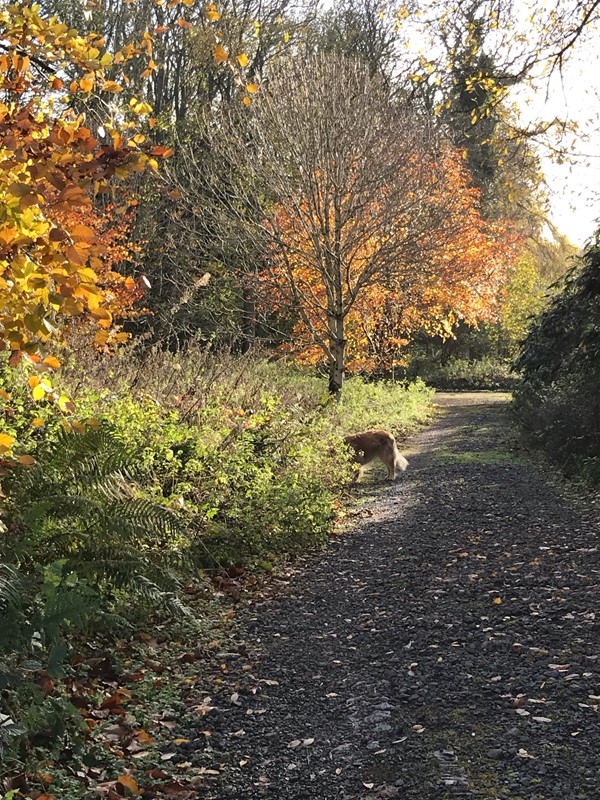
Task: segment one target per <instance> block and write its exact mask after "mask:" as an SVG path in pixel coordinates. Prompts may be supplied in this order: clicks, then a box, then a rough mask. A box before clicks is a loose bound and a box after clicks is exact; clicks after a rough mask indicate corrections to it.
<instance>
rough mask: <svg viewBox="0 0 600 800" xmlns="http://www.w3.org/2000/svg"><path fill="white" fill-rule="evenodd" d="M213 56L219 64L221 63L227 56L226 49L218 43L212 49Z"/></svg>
mask: <svg viewBox="0 0 600 800" xmlns="http://www.w3.org/2000/svg"><path fill="white" fill-rule="evenodd" d="M213 56H214V58H215V61H218V62H219V64H223V63H224V62H225V61H227V59H228V58H229V56H228V54H227V50H225V48H224V47H223V45H222V44H218V45H217V46H216V47H215V49H214V50H213Z"/></svg>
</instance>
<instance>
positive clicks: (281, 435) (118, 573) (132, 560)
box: [0, 350, 431, 772]
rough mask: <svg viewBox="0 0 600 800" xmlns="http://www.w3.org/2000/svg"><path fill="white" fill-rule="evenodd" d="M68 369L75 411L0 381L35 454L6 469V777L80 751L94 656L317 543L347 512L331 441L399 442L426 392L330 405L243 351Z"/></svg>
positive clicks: (2, 600) (343, 466)
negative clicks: (364, 434) (364, 432)
mask: <svg viewBox="0 0 600 800" xmlns="http://www.w3.org/2000/svg"><path fill="white" fill-rule="evenodd" d="M62 360H63V367H62V369H61V373H60V377H59V380H60V385H61V390H62V391H64V392H65V393H66V394H67V395H69V397H71V399H72V400H73V401H74V403H75V407H76V412H75V413H74V414H71V415H63V414H60V413H59V412H58V411H57V410H56V407H55V406H51V405H50V404H47V405H46V404H45V403H44V402H43V401H42V402H41V403H40V402H37V403H36V402H34V401H33V400H32V399H31V393H30V389H29V386H28V383H27V380H28V373H27V369H26V367H24V366H21V367H19V368H18V369H13V370H7V371H5V372H4V373H3V374H2V389H3V390H4V394H5V395H6V397H7V398H8V400H7V401H6V402H7V406H6V409H7V410H6V416H7V429H8V431H9V432H10V433H13V434H14V435H15V436H17V438H18V440H19V442H20V443H21V445H22V447H23V449H24V451H25V452H26V454H27V455H30V456H31V457H32V459H34V460H35V463H34V464H31V465H30V466H29V467H23V466H20V467H11V466H10V464H9V463H8V462H4V463H3V464H2V465H0V466H1V468H2V472H3V474H4V477H3V488H4V491H5V494H6V495H7V501H6V508H5V515H4V517H3V522H2V523H1V524H2V525H3V526H4V540H3V547H2V551H1V553H0V555H1V558H0V621H1V623H2V634H0V657H1V658H0V689H1V690H2V691H3V695H2V697H3V700H2V708H1V709H0V712H1V714H2V717H1V719H0V722H1V725H0V746H1V747H2V748H3V749H4V751H5V753H4V755H5V764H8V765H10V769H11V770H12V771H13V772H14V771H19V770H27V769H28V768H30V766H31V764H32V763H38V762H40V760H41V761H44V763H45V762H48V761H49V762H51V763H55V762H60V761H61V760H64V758H65V753H70V754H71V755H70V757H74V755H73V754H76V753H81V752H83V750H82V748H84V746H85V744H84V743H85V741H86V740H87V739H88V738H89V733H90V731H89V730H86V725H82V717H81V714H80V713H78V711H77V710H76V708H75V706H74V705H73V702H74V700H73V698H74V696H75V695H77V696H80V695H81V694H82V689H81V686H83V685H86V684H85V680H86V679H85V676H84V677H82V675H81V670H82V669H83V667H84V666H85V665H86V664H88V665H89V663H95V661H96V660H97V659H96V656H95V653H96V652H97V649H98V647H101V646H104V647H108V649H109V650H110V649H111V647H113V645H112V644H111V643H114V642H118V641H123V640H127V639H128V638H130V637H131V636H132V634H133V633H135V631H140V630H144V629H146V630H150V629H155V628H156V626H157V625H161V624H164V621H165V620H167V619H168V618H169V615H170V616H171V618H172V619H175V620H180V621H181V620H182V619H185V615H186V614H187V615H189V623H188V624H189V625H192V626H194V625H200V626H202V624H203V620H202V614H203V612H202V610H201V609H202V608H203V607H205V606H203V605H202V603H200V604H198V603H196V604H195V606H194V608H193V609H192V610H190V608H189V604H188V602H187V599H188V598H189V597H190V595H191V596H193V597H195V598H197V597H206V598H209V597H210V594H211V585H212V584H210V583H209V578H211V577H212V579H214V580H215V581H216V579H217V578H218V579H219V580H221V581H223V580H225V581H227V580H229V578H230V577H231V576H232V575H234V576H239V575H241V574H243V573H245V574H246V575H249V574H251V573H256V572H260V571H262V572H265V571H267V572H268V571H270V570H272V569H273V567H274V565H275V564H276V563H277V562H279V561H281V560H282V559H288V558H290V557H293V556H294V555H296V554H298V553H300V552H302V551H305V550H306V549H307V548H310V547H314V546H319V545H322V544H323V543H324V542H325V541H326V540H327V537H328V535H329V534H330V533H331V532H332V530H333V528H334V525H335V523H336V521H337V520H339V519H341V518H343V513H344V512H343V509H344V505H345V503H346V500H347V494H346V488H347V486H348V484H349V481H350V477H351V474H352V466H351V463H350V459H349V455H348V453H347V451H346V449H345V448H344V447H343V443H342V439H343V437H344V436H345V435H346V434H348V433H350V432H356V431H358V430H361V429H366V428H369V427H382V428H387V429H390V430H392V431H393V432H394V433H395V434H396V436H397V437H398V438H399V439H400V440H402V438H403V436H405V435H406V434H408V433H409V432H410V431H412V430H413V429H414V428H415V427H416V425H418V424H419V423H420V422H422V421H424V420H425V419H426V417H427V415H428V413H429V407H430V397H431V392H430V390H429V389H427V388H426V387H425V385H424V384H423V383H421V382H416V383H414V384H412V385H410V386H403V385H399V384H392V383H383V382H382V383H367V382H365V381H363V380H361V379H358V378H354V379H350V380H349V381H348V382H347V385H346V388H345V391H344V394H343V397H342V399H341V400H339V401H335V400H333V399H332V398H331V397H330V396H329V395H328V394H327V392H326V383H325V381H324V380H322V379H320V378H317V377H314V376H313V375H310V374H307V373H302V372H299V371H298V370H296V369H293V368H292V367H290V366H287V365H286V364H284V363H281V362H279V363H273V362H269V361H267V360H263V359H257V357H256V356H255V355H249V356H246V357H240V356H232V355H230V354H223V355H220V356H217V355H214V354H210V353H207V352H206V351H202V350H196V351H194V350H191V351H190V352H188V353H187V354H186V355H185V356H183V355H172V354H168V353H164V352H160V351H156V352H154V353H150V354H149V355H146V356H145V358H144V359H143V360H138V359H136V358H135V356H134V354H132V353H131V352H128V351H123V352H121V353H119V354H118V355H115V356H114V357H112V358H111V359H109V360H108V361H107V359H106V358H105V357H100V356H94V355H92V354H89V353H87V354H86V353H79V354H78V355H77V358H76V359H75V357H69V356H64V357H63V359H62ZM212 591H213V592H214V590H212ZM98 642H104V645H99V644H98ZM108 661H109V662H110V661H111V659H110V658H108ZM73 687H78V688H77V689H74V688H73ZM87 702H88V701H87V700H86V703H87ZM109 711H110V708H109ZM88 726H89V723H88Z"/></svg>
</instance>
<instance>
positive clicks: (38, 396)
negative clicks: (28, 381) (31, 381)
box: [31, 383, 46, 400]
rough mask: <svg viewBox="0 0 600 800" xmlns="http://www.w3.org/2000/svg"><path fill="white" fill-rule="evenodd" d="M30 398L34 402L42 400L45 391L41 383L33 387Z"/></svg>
mask: <svg viewBox="0 0 600 800" xmlns="http://www.w3.org/2000/svg"><path fill="white" fill-rule="evenodd" d="M31 396H32V397H33V399H34V400H43V398H44V397H45V396H46V390H45V389H44V387H43V386H42V384H41V383H39V384H38V385H37V386H34V387H33V391H32V392H31Z"/></svg>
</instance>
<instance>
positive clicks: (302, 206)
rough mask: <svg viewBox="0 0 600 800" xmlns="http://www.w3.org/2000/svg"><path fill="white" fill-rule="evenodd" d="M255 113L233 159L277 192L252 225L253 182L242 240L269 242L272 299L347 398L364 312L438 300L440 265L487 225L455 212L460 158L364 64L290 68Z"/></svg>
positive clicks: (265, 276) (230, 142)
mask: <svg viewBox="0 0 600 800" xmlns="http://www.w3.org/2000/svg"><path fill="white" fill-rule="evenodd" d="M247 111H248V113H247V115H246V119H245V120H244V121H243V122H241V121H240V119H239V118H237V119H235V120H234V122H233V124H232V126H231V128H230V135H229V136H228V137H225V138H222V139H221V146H222V148H223V150H222V154H223V158H224V159H229V160H230V161H232V162H233V163H237V165H238V174H239V175H246V176H248V179H252V180H254V181H257V182H259V183H261V184H262V185H263V187H264V190H263V195H264V198H265V202H263V204H262V207H261V213H260V214H256V213H253V214H248V213H240V208H244V209H245V210H246V211H247V208H248V206H247V205H246V204H247V198H246V197H244V195H243V183H240V184H239V185H238V186H237V187H236V189H237V194H236V195H235V203H233V204H231V203H230V204H229V205H227V206H225V205H224V206H223V209H222V211H223V216H224V217H225V218H226V219H227V221H228V222H227V224H228V225H229V228H228V230H229V235H230V236H232V235H237V237H238V239H239V240H240V241H244V240H248V239H252V238H254V239H257V240H259V241H261V242H263V247H264V249H265V252H266V256H267V257H266V259H265V261H264V264H263V265H262V268H261V269H260V270H259V271H257V274H256V284H257V286H258V288H259V292H260V294H261V295H262V296H263V297H268V298H269V304H270V307H271V309H272V308H273V307H275V306H276V307H277V308H278V310H279V311H280V312H281V314H282V315H287V316H288V318H293V319H295V320H296V321H297V324H296V332H298V331H299V330H300V329H302V330H303V331H304V332H305V333H306V334H308V335H309V337H310V342H311V343H313V344H314V345H316V346H317V347H318V348H320V351H321V352H322V353H323V355H324V357H325V360H326V362H327V366H328V372H329V386H330V390H331V391H332V392H334V393H337V392H339V391H340V389H341V388H342V385H343V380H344V372H345V369H346V364H347V348H348V320H349V319H350V318H351V315H352V313H353V310H354V309H355V307H356V308H358V307H359V304H360V302H361V301H362V300H363V299H364V298H366V297H369V293H371V292H375V293H376V292H377V291H378V289H380V290H381V291H382V292H384V293H386V292H387V294H388V296H389V297H393V298H395V299H397V301H398V302H399V303H407V304H408V305H409V306H411V305H413V297H414V296H415V295H416V294H417V293H418V292H419V291H422V292H423V294H424V295H425V296H428V293H427V291H426V290H425V289H424V288H423V287H426V286H427V285H428V284H430V283H435V281H436V280H437V278H436V271H437V267H436V265H437V266H439V265H440V263H441V260H444V258H445V259H446V260H447V265H448V270H449V272H450V271H451V270H452V267H453V264H456V263H458V259H459V258H460V252H459V248H454V249H452V248H450V244H451V242H456V241H458V237H459V235H460V233H461V232H463V233H464V232H465V230H466V228H467V227H468V225H470V224H471V223H473V222H474V221H476V222H480V220H479V219H477V217H476V215H475V217H472V216H469V219H468V223H467V217H466V216H465V214H464V213H454V214H453V199H454V198H456V196H457V194H456V192H457V191H458V192H459V193H460V192H466V194H467V196H468V194H469V191H468V189H467V183H466V178H465V176H464V174H462V172H461V168H460V165H458V164H457V160H456V157H455V156H453V155H452V154H451V153H450V152H449V151H448V150H447V149H446V147H445V145H444V144H443V143H442V142H441V141H439V140H437V139H436V137H435V136H434V135H433V133H432V130H431V128H430V127H429V126H428V124H427V122H426V120H425V119H423V118H421V117H419V115H418V114H417V113H416V112H415V111H414V109H413V108H411V107H410V105H409V104H407V103H405V102H398V101H393V100H392V99H391V98H390V94H389V92H388V91H387V90H386V88H385V86H384V84H383V82H382V81H381V80H380V79H379V78H378V77H377V76H371V75H370V74H369V70H368V68H367V67H365V66H364V65H362V64H360V63H359V62H357V61H354V60H350V61H349V60H346V59H343V58H340V57H339V56H338V57H331V56H324V55H318V56H316V57H314V58H312V59H311V60H310V62H309V63H308V64H307V65H306V66H304V65H302V66H299V65H298V64H286V65H283V66H282V67H281V68H280V69H279V70H278V71H277V72H276V73H274V74H273V75H272V76H271V78H270V82H269V89H268V92H263V93H261V94H260V95H259V96H258V97H257V99H256V101H255V102H254V103H253V104H252V106H250V108H249V109H248V110H247ZM451 165H452V170H454V172H455V175H456V176H459V175H460V176H461V177H460V179H458V177H457V180H458V183H455V182H454V180H453V179H452V178H451V177H450V173H449V169H450V166H451ZM469 203H472V207H473V208H475V206H476V197H475V195H472V196H471V199H470V201H469ZM469 203H467V205H469ZM469 207H471V206H469ZM463 212H464V208H463ZM224 224H225V223H224ZM236 226H237V228H236ZM236 230H237V234H236V233H235V232H236ZM471 277H472V276H471ZM462 280H463V282H464V280H465V276H462ZM370 296H371V298H372V299H375V298H376V294H372V295H370ZM427 302H429V303H430V304H431V305H433V304H432V303H431V301H430V300H428V301H427ZM447 311H448V309H447V308H445V310H444V313H447ZM436 313H437V311H436ZM432 316H433V314H432ZM299 326H300V327H299ZM306 344H307V345H308V342H306Z"/></svg>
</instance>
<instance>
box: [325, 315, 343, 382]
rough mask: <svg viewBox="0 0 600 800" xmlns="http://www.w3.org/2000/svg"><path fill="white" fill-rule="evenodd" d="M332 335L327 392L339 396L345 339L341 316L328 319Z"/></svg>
mask: <svg viewBox="0 0 600 800" xmlns="http://www.w3.org/2000/svg"><path fill="white" fill-rule="evenodd" d="M330 330H331V331H332V332H333V336H332V337H331V340H330V342H331V343H330V350H331V353H332V356H333V358H332V359H331V360H330V362H329V392H330V394H332V395H334V396H335V397H339V396H340V393H341V391H342V386H343V385H344V363H345V360H346V339H345V337H344V319H343V317H341V316H338V317H336V318H333V319H331V320H330Z"/></svg>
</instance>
